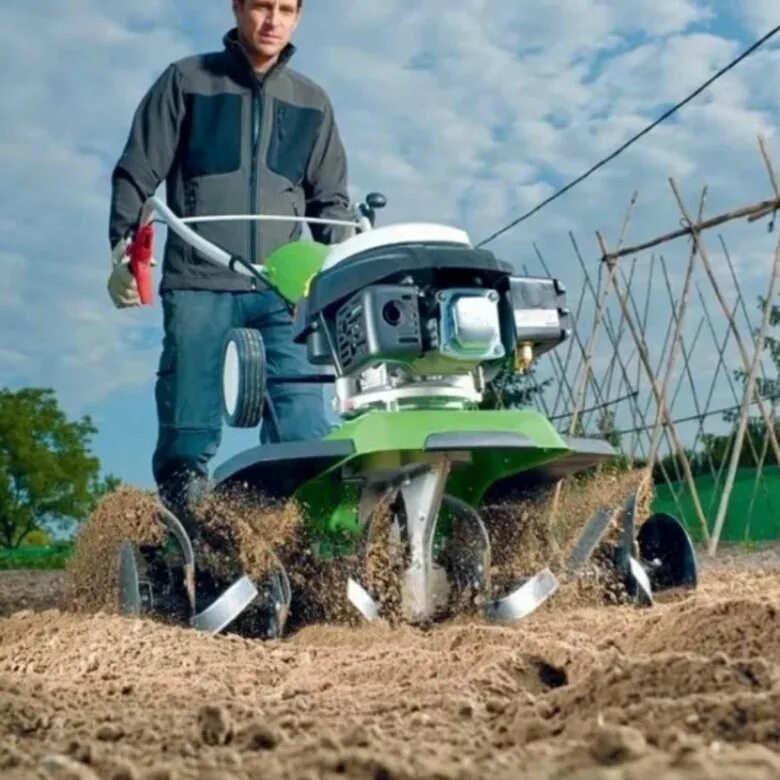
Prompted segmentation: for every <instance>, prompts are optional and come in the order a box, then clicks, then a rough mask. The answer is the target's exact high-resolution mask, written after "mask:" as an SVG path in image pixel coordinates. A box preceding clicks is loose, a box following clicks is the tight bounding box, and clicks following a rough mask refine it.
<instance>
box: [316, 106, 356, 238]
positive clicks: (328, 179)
mask: <svg viewBox="0 0 780 780" xmlns="http://www.w3.org/2000/svg"><path fill="white" fill-rule="evenodd" d="M304 192H305V194H306V216H307V217H320V218H323V219H343V220H351V221H354V220H355V215H354V214H353V213H352V210H351V209H350V201H349V193H348V191H347V155H346V152H345V151H344V145H343V143H342V141H341V136H340V134H339V130H338V127H337V125H336V120H335V118H334V115H333V106H332V105H331V103H330V101H329V100H328V99H327V98H325V106H324V116H323V120H322V124H321V125H320V132H319V134H318V136H317V140H316V141H315V144H314V149H313V150H312V154H311V157H310V158H309V165H308V167H307V171H306V178H305V181H304ZM310 229H311V233H312V237H313V238H314V240H315V241H320V242H322V243H324V244H333V243H336V242H339V241H343V240H345V239H346V238H349V236H351V235H352V234H353V233H354V229H353V228H350V227H346V226H344V227H342V226H339V225H316V224H315V225H311V226H310Z"/></svg>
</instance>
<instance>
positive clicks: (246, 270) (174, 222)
mask: <svg viewBox="0 0 780 780" xmlns="http://www.w3.org/2000/svg"><path fill="white" fill-rule="evenodd" d="M155 212H157V214H159V216H160V217H161V218H162V220H163V221H164V222H165V223H166V224H167V225H168V227H169V228H170V229H171V230H172V231H173V232H174V233H176V235H177V236H179V238H181V239H182V240H183V241H186V242H187V243H188V244H190V246H192V248H193V249H195V250H197V251H198V252H200V253H201V254H202V255H203V256H204V257H206V258H208V259H209V260H211V261H212V262H214V263H217V264H218V265H221V266H224V267H225V268H229V269H230V270H231V271H237V272H238V273H241V274H244V275H245V276H255V275H256V274H255V273H253V271H252V270H251V269H255V270H256V273H259V274H262V273H263V268H262V266H259V267H258V266H251V267H250V266H249V264H248V263H245V262H236V260H237V258H236V257H234V256H233V255H231V254H230V253H228V252H226V251H225V250H224V249H221V248H220V247H218V246H217V245H216V244H214V243H212V242H211V241H209V240H208V239H206V238H203V236H201V235H200V234H198V233H196V232H195V231H194V230H193V229H192V228H191V227H189V225H190V224H191V223H193V222H238V221H247V222H250V221H253V222H305V223H311V224H317V225H338V226H344V227H353V228H356V229H357V230H359V231H364V230H365V229H366V224H365V221H364V220H360V221H359V222H358V221H355V222H353V221H349V220H340V219H321V218H319V217H290V216H282V215H273V214H248V215H242V214H224V215H213V216H202V217H178V216H176V214H174V213H173V211H171V209H170V208H169V207H168V205H167V204H166V203H165V201H163V200H162V199H161V198H159V197H157V196H152V197H151V198H149V199H148V200H147V201H146V202H145V203H144V206H143V209H142V211H141V225H142V226H143V225H147V224H149V223H151V222H152V220H153V217H154V214H155Z"/></svg>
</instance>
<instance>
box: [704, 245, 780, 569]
mask: <svg viewBox="0 0 780 780" xmlns="http://www.w3.org/2000/svg"><path fill="white" fill-rule="evenodd" d="M778 276H780V241H778V243H777V249H776V250H775V257H774V262H773V263H772V276H771V279H770V281H769V293H768V295H767V300H768V301H772V300H774V297H775V292H776V289H777V279H778ZM771 314H772V307H771V306H765V307H764V316H763V318H762V320H761V329H760V330H759V333H758V339H757V340H756V349H755V353H754V354H753V361H752V363H751V365H750V371H749V372H748V379H747V383H746V385H745V392H744V394H743V396H742V407H741V409H740V412H739V425H738V427H737V436H736V439H735V441H734V447H733V449H732V450H731V460H730V463H729V470H728V473H727V475H726V484H725V485H724V487H723V494H722V495H721V499H720V506H719V507H718V514H717V517H716V518H715V527H714V529H713V532H712V538H711V539H710V541H709V549H708V551H709V554H710V555H715V553H716V552H717V549H718V542H719V540H720V535H721V532H722V531H723V525H724V523H725V521H726V511H727V510H728V505H729V499H730V498H731V491H732V488H733V487H734V477H735V476H736V473H737V467H738V466H739V458H740V456H741V454H742V444H743V441H744V439H745V430H746V428H747V421H748V417H749V412H750V402H751V398H752V397H753V391H754V388H755V384H756V374H757V373H758V365H759V363H760V362H761V353H762V352H763V351H764V340H765V339H766V333H767V330H768V329H769V321H770V319H771Z"/></svg>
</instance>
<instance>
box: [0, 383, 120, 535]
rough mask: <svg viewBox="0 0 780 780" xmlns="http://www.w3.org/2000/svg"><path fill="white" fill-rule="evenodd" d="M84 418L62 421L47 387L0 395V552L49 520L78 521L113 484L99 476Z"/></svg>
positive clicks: (112, 479) (91, 429)
mask: <svg viewBox="0 0 780 780" xmlns="http://www.w3.org/2000/svg"><path fill="white" fill-rule="evenodd" d="M96 432H97V430H96V428H95V427H94V425H93V424H92V421H91V419H90V418H89V417H88V416H85V417H82V418H81V419H80V420H75V421H72V420H68V419H67V417H66V415H65V413H64V412H63V411H62V409H61V408H60V406H59V404H58V402H57V399H56V397H55V395H54V391H53V390H51V389H48V388H32V387H31V388H22V389H21V390H18V391H16V392H12V391H11V390H8V389H7V388H3V389H2V390H0V548H18V547H19V546H20V545H21V544H22V543H23V542H24V541H25V539H27V538H28V537H29V535H30V534H31V533H33V532H34V531H36V530H42V528H43V524H44V523H45V522H46V521H50V520H71V521H75V522H79V521H80V520H83V519H84V518H85V517H86V516H87V515H88V514H89V513H90V512H91V511H92V510H93V509H94V507H95V505H96V503H97V501H98V500H99V499H100V497H101V496H102V495H104V494H105V493H106V492H108V491H110V490H112V489H114V488H115V487H116V486H117V485H118V483H119V480H118V479H117V478H116V477H113V476H108V477H107V478H105V479H101V477H100V462H99V460H98V459H97V458H96V457H94V456H93V455H92V454H91V453H90V451H89V446H90V442H91V438H92V436H93V435H94V434H95V433H96Z"/></svg>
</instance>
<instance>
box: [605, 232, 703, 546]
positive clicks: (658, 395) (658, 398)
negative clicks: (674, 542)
mask: <svg viewBox="0 0 780 780" xmlns="http://www.w3.org/2000/svg"><path fill="white" fill-rule="evenodd" d="M596 237H597V239H598V242H599V245H600V246H601V251H602V252H603V253H604V256H605V257H606V256H607V254H608V252H607V247H606V243H605V242H604V237H603V236H602V235H601V233H599V232H598V231H597V232H596ZM615 295H616V297H617V299H618V301H619V302H620V305H621V306H622V307H623V308H624V310H625V312H626V322H627V323H628V326H629V328H630V329H631V335H632V336H633V337H634V340H635V341H636V343H637V347H638V348H639V357H640V359H641V360H642V364H643V366H644V369H645V372H646V374H647V378H648V380H649V382H650V387H651V389H652V392H653V396H654V397H655V402H656V404H657V405H658V406H660V407H661V408H662V413H663V415H664V418H665V419H666V421H667V424H668V426H669V433H670V435H671V437H672V441H673V443H674V448H675V450H676V451H677V452H678V453H679V456H680V460H681V463H682V467H683V471H684V473H685V480H686V482H687V483H688V487H689V489H690V491H691V497H692V498H693V503H694V508H695V510H696V516H697V517H698V520H699V523H700V524H701V527H702V535H703V537H704V539H705V540H706V541H709V538H710V534H709V529H708V528H707V521H706V520H705V518H704V513H703V511H702V508H701V504H700V503H699V497H698V493H697V492H696V488H695V486H694V483H693V474H692V473H691V466H690V463H688V458H687V457H686V455H685V450H684V448H683V446H682V444H681V442H680V439H679V437H678V436H677V429H676V428H675V426H674V421H673V420H672V416H671V414H670V413H669V408H668V407H667V405H666V401H665V400H664V396H663V393H662V392H661V390H660V388H659V387H658V381H657V380H656V378H655V376H654V374H653V369H652V366H651V365H650V359H649V357H648V354H647V348H646V345H645V343H644V339H643V338H642V337H641V336H640V334H639V333H637V328H636V325H635V323H634V320H633V318H632V317H631V315H630V314H629V312H628V304H627V303H626V300H625V297H624V296H623V294H622V293H621V291H620V288H619V285H618V284H617V283H615Z"/></svg>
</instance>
